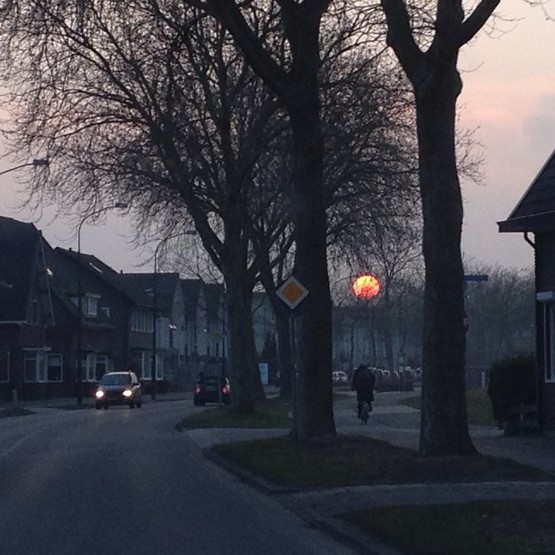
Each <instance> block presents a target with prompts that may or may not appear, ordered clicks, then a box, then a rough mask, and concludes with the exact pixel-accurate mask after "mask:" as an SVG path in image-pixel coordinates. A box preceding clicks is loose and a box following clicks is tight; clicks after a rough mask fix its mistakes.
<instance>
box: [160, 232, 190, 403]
mask: <svg viewBox="0 0 555 555" xmlns="http://www.w3.org/2000/svg"><path fill="white" fill-rule="evenodd" d="M196 234H197V232H196V231H195V230H194V229H186V230H184V231H180V232H178V233H170V234H168V235H166V236H165V237H164V238H163V239H161V240H160V242H159V243H158V245H157V246H156V249H155V250H154V274H153V278H152V355H151V358H150V380H151V391H150V396H151V399H153V400H154V399H155V398H156V356H157V350H158V344H157V339H156V333H157V323H156V319H157V317H158V254H159V253H160V250H161V248H162V247H163V246H164V245H165V244H166V243H167V242H168V241H169V240H170V239H174V238H175V237H181V236H182V235H196Z"/></svg>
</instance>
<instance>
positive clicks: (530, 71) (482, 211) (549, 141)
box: [0, 0, 555, 272]
mask: <svg viewBox="0 0 555 555" xmlns="http://www.w3.org/2000/svg"><path fill="white" fill-rule="evenodd" d="M546 9H547V10H548V12H549V14H550V15H554V16H555V5H553V6H551V5H550V4H547V5H546ZM498 13H500V14H502V15H503V16H505V17H506V18H510V19H513V20H515V21H513V22H512V23H503V24H502V26H503V28H504V29H506V30H507V32H506V33H505V34H503V35H501V36H497V35H496V38H492V37H490V36H488V35H486V34H485V33H482V34H481V35H480V36H479V37H478V38H477V39H475V41H474V42H473V43H471V44H470V45H467V46H466V47H464V49H463V50H462V53H461V57H460V62H459V68H460V70H461V72H462V77H463V83H464V88H463V93H462V95H461V97H460V100H459V109H460V121H461V124H462V125H463V126H465V127H469V128H477V131H476V133H475V139H476V140H477V141H478V142H479V143H481V145H482V146H483V147H484V150H483V156H484V165H483V168H482V171H483V175H484V180H483V183H482V184H480V185H476V184H474V183H463V197H464V209H465V223H464V229H463V251H464V256H465V259H472V260H473V261H474V262H476V263H478V264H479V263H483V264H487V265H497V264H498V265H501V266H509V267H514V268H531V267H532V265H533V254H532V249H531V247H530V246H529V245H528V244H527V243H526V242H525V241H524V239H523V237H522V235H521V234H500V233H498V231H497V225H496V222H497V221H499V220H503V219H505V218H506V217H507V216H508V215H509V213H510V212H511V210H512V209H513V207H514V206H515V204H516V203H517V202H518V200H519V199H520V197H521V196H522V194H523V193H524V192H525V190H526V189H527V187H528V185H529V184H530V182H531V181H532V180H533V179H534V177H535V176H536V174H537V173H538V172H539V170H540V169H541V167H542V165H543V164H544V162H545V161H546V160H547V158H548V157H549V156H550V155H551V153H552V152H553V150H555V21H551V20H549V19H548V18H547V17H546V15H545V12H544V10H543V9H542V8H538V7H536V8H532V7H530V6H529V5H528V4H527V3H526V2H525V1H524V0H502V1H501V5H500V9H499V12H498ZM519 18H520V19H519ZM517 19H519V20H518V21H517ZM9 167H10V164H9V162H8V161H3V162H2V163H0V171H1V170H3V169H6V168H9ZM20 188H21V186H20V185H18V183H17V174H15V173H8V174H5V175H2V176H0V216H7V217H11V218H15V219H18V220H22V221H33V222H34V223H35V225H36V226H37V227H38V228H39V229H41V230H42V232H43V234H44V236H45V237H46V239H47V241H48V242H49V243H50V244H51V245H52V246H54V247H56V246H61V247H64V248H70V247H72V248H74V249H76V248H77V238H76V228H75V224H74V223H70V222H68V221H64V220H63V219H61V218H56V217H55V211H54V210H46V211H45V213H44V215H43V216H42V217H39V215H34V216H33V215H31V214H29V213H28V212H26V211H23V212H19V211H18V210H17V208H16V207H17V205H18V203H20V202H21V201H22V200H23V199H24V198H25V196H24V195H23V194H21V193H18V190H19V189H20ZM131 237H132V230H131V227H130V224H129V222H128V221H126V220H125V219H123V218H121V217H118V216H116V215H111V216H109V217H108V220H107V224H106V225H103V226H88V225H84V226H83V228H82V232H81V249H82V251H83V252H86V253H89V254H94V255H95V256H97V257H99V258H100V259H101V260H103V261H104V262H105V263H107V264H108V265H110V266H112V267H113V268H114V269H115V270H123V271H128V272H136V271H149V270H151V268H150V266H151V263H149V264H148V263H147V264H145V263H144V261H145V260H146V259H147V258H148V253H145V252H144V251H136V250H135V251H134V250H133V249H132V248H131V241H130V239H131ZM141 264H142V265H141Z"/></svg>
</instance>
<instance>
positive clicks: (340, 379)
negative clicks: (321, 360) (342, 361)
mask: <svg viewBox="0 0 555 555" xmlns="http://www.w3.org/2000/svg"><path fill="white" fill-rule="evenodd" d="M331 381H332V383H333V385H347V384H348V383H349V376H347V373H346V372H343V371H342V370H339V371H337V372H332V373H331Z"/></svg>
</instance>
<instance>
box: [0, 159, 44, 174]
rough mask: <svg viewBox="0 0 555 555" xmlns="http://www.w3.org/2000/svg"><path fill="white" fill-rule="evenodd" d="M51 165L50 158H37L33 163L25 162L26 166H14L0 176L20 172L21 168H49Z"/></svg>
mask: <svg viewBox="0 0 555 555" xmlns="http://www.w3.org/2000/svg"><path fill="white" fill-rule="evenodd" d="M49 165H50V162H49V160H48V158H35V159H34V160H32V161H31V162H25V164H19V166H14V167H13V168H8V169H7V170H4V171H1V172H0V175H4V174H5V173H10V172H15V171H17V170H20V169H21V168H26V167H27V166H34V167H35V168H38V167H45V166H46V167H47V166H49Z"/></svg>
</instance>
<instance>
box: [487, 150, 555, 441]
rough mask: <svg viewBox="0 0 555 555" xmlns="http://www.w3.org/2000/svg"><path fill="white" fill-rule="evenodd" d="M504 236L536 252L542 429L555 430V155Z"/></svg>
mask: <svg viewBox="0 0 555 555" xmlns="http://www.w3.org/2000/svg"><path fill="white" fill-rule="evenodd" d="M498 226H499V231H500V232H501V233H522V234H523V240H525V241H527V242H528V243H529V245H530V247H531V248H533V249H534V255H535V274H536V361H537V370H538V408H539V417H540V427H541V428H542V429H543V430H546V431H554V430H555V152H554V153H553V154H552V155H551V157H550V158H549V159H548V160H547V162H546V163H545V165H544V166H543V168H542V169H541V170H540V172H539V174H538V176H537V177H536V178H535V179H534V181H533V182H532V183H531V185H530V186H529V187H528V190H527V191H526V192H525V194H524V195H523V197H522V198H521V199H520V201H519V202H518V204H517V205H516V207H515V208H514V209H513V211H512V212H511V214H510V215H509V217H508V218H507V219H506V220H504V221H502V222H498Z"/></svg>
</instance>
